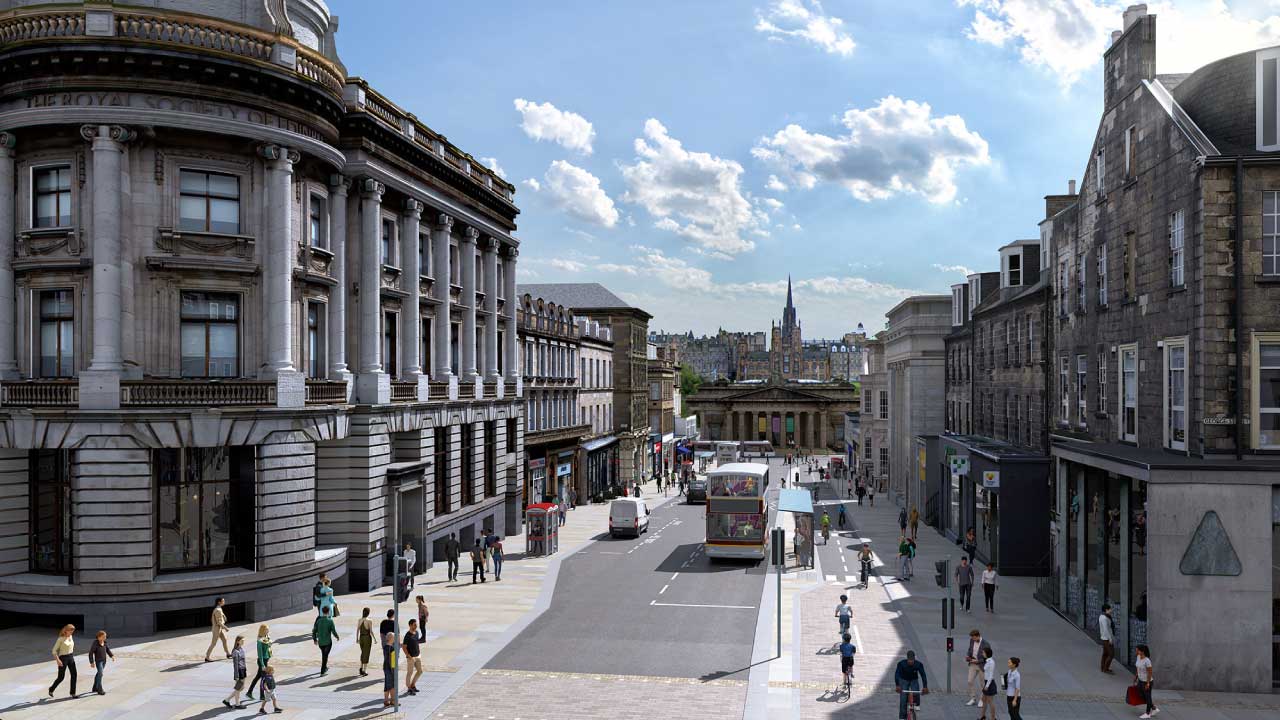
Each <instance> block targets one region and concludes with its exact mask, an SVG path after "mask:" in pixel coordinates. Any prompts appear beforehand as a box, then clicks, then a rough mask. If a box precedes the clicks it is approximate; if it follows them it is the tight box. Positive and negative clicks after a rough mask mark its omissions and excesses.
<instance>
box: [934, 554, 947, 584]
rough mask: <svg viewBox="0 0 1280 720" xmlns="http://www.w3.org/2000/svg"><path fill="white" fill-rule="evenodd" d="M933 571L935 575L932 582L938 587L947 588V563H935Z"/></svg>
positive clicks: (943, 561)
mask: <svg viewBox="0 0 1280 720" xmlns="http://www.w3.org/2000/svg"><path fill="white" fill-rule="evenodd" d="M933 569H934V571H935V572H936V573H937V574H936V575H935V576H934V580H936V581H937V583H938V587H940V588H944V589H945V588H946V587H947V561H946V560H939V561H937V562H935V563H934V564H933Z"/></svg>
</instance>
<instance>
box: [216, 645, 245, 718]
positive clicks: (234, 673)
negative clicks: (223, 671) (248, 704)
mask: <svg viewBox="0 0 1280 720" xmlns="http://www.w3.org/2000/svg"><path fill="white" fill-rule="evenodd" d="M248 679H249V671H248V669H246V667H245V662H244V636H243V635H237V636H236V644H235V647H233V648H231V681H232V683H233V685H232V688H231V694H230V695H228V696H226V697H225V698H223V699H222V704H223V705H226V706H227V707H229V708H234V709H236V710H243V709H244V704H243V703H241V702H240V691H241V690H244V681H245V680H248Z"/></svg>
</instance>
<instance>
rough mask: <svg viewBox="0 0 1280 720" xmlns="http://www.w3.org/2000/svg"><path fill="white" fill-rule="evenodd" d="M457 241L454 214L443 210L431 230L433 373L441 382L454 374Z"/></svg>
mask: <svg viewBox="0 0 1280 720" xmlns="http://www.w3.org/2000/svg"><path fill="white" fill-rule="evenodd" d="M452 242H453V218H451V217H449V216H448V215H445V214H443V213H441V214H440V216H439V217H438V218H436V227H435V230H434V231H433V232H432V233H431V259H432V263H431V265H432V268H433V269H432V272H433V273H435V280H434V282H432V283H431V296H432V297H433V298H435V300H436V303H437V304H436V316H435V318H434V319H433V322H432V323H431V343H432V344H433V345H435V355H436V367H435V371H434V372H433V373H432V376H433V378H434V379H435V380H436V381H437V382H449V381H451V379H452V378H453V369H452V367H451V366H450V365H451V363H450V359H451V358H452V357H453V351H452V348H450V333H449V330H450V328H449V306H450V303H449V275H450V271H449V245H450V244H451V243H452Z"/></svg>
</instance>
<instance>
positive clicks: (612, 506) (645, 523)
mask: <svg viewBox="0 0 1280 720" xmlns="http://www.w3.org/2000/svg"><path fill="white" fill-rule="evenodd" d="M648 530H649V505H648V504H647V503H646V502H645V501H644V500H642V499H640V498H618V499H617V500H614V501H613V502H611V503H609V535H610V536H612V537H617V536H619V535H635V536H636V537H640V533H642V532H647V531H648Z"/></svg>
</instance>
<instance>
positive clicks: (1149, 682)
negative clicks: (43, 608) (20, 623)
mask: <svg viewBox="0 0 1280 720" xmlns="http://www.w3.org/2000/svg"><path fill="white" fill-rule="evenodd" d="M1135 654H1136V655H1137V659H1136V660H1134V662H1133V666H1134V669H1135V671H1136V672H1135V673H1134V675H1133V682H1134V684H1135V685H1137V686H1138V692H1140V693H1142V699H1143V700H1144V701H1145V702H1146V703H1147V711H1146V712H1144V713H1142V714H1141V715H1139V716H1138V717H1139V718H1141V719H1142V720H1146V719H1147V718H1150V717H1154V716H1155V714H1156V713H1158V712H1160V708H1158V707H1156V706H1155V703H1154V702H1152V698H1151V691H1152V689H1153V688H1154V686H1155V668H1154V667H1152V665H1151V648H1149V647H1147V646H1146V645H1139V646H1137V648H1136V653H1135ZM75 682H76V676H75V673H74V672H72V674H71V687H73V688H74V687H75ZM73 692H74V691H73ZM50 694H52V693H50Z"/></svg>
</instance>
